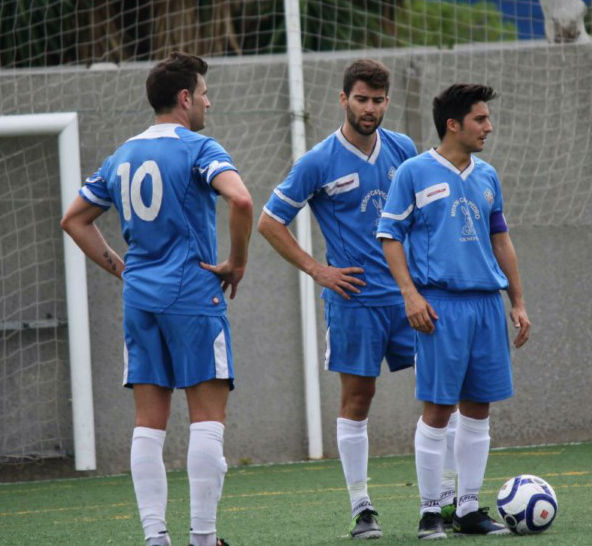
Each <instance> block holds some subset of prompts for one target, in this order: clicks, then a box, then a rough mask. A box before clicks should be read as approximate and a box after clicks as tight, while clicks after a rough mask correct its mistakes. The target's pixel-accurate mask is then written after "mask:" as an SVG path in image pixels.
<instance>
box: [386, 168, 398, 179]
mask: <svg viewBox="0 0 592 546" xmlns="http://www.w3.org/2000/svg"><path fill="white" fill-rule="evenodd" d="M396 172H397V169H395V167H393V166H392V165H391V168H390V169H389V171H388V173H387V176H388V177H389V180H392V179H393V178H394V177H395V173H396Z"/></svg>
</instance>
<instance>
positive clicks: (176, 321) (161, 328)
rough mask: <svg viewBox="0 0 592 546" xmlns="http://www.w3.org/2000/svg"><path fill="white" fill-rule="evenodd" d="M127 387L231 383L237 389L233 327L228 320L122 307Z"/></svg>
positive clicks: (231, 387)
mask: <svg viewBox="0 0 592 546" xmlns="http://www.w3.org/2000/svg"><path fill="white" fill-rule="evenodd" d="M123 333H124V338H125V348H124V353H125V355H124V357H125V358H124V371H123V384H124V386H126V387H132V386H133V384H134V383H149V384H152V385H159V386H161V387H167V388H169V389H173V388H179V389H182V388H185V387H191V386H193V385H197V384H198V383H202V382H204V381H208V380H210V379H228V380H229V381H230V389H231V390H232V389H233V388H234V381H233V380H234V369H233V363H232V347H231V345H230V325H229V324H228V320H227V318H226V317H225V316H206V315H169V314H162V313H153V312H151V311H144V310H142V309H137V308H135V307H130V306H129V305H124V306H123Z"/></svg>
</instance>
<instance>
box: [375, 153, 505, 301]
mask: <svg viewBox="0 0 592 546" xmlns="http://www.w3.org/2000/svg"><path fill="white" fill-rule="evenodd" d="M502 211H503V198H502V190H501V185H500V182H499V179H498V177H497V174H496V172H495V169H494V168H493V167H492V166H491V165H489V164H488V163H486V162H485V161H481V160H480V159H478V158H475V157H471V163H470V165H469V166H468V167H467V168H466V169H465V170H464V171H462V172H460V171H459V170H458V169H457V168H456V167H455V166H454V165H452V163H450V162H449V161H447V160H446V159H445V158H444V157H442V156H441V155H440V154H438V153H437V152H436V151H435V150H429V151H427V152H424V153H422V154H420V155H419V156H417V157H415V158H413V159H411V160H409V161H408V162H407V163H405V165H403V166H401V168H400V169H399V170H398V172H397V176H396V177H395V181H394V183H393V185H392V186H391V189H390V191H389V195H388V198H387V201H386V204H385V207H384V210H383V213H382V218H381V219H380V222H379V225H378V234H377V237H378V238H386V239H395V240H397V241H401V242H403V241H404V240H405V236H406V235H408V245H409V246H408V252H407V258H408V266H409V273H410V274H411V277H412V279H413V281H414V282H415V284H416V286H417V287H418V288H421V287H435V288H442V289H445V290H451V291H466V290H485V291H495V290H500V289H505V288H507V286H508V281H507V279H506V277H505V275H504V273H503V272H502V270H501V268H500V266H499V264H498V262H497V260H496V258H495V255H494V254H493V248H492V245H491V238H490V237H491V235H492V234H493V233H496V232H501V231H505V230H506V229H507V227H506V224H505V221H504V220H503V212H502Z"/></svg>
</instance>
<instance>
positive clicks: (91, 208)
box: [60, 195, 125, 278]
mask: <svg viewBox="0 0 592 546" xmlns="http://www.w3.org/2000/svg"><path fill="white" fill-rule="evenodd" d="M101 214H103V209H102V208H101V207H96V206H95V205H91V204H90V203H88V202H87V201H85V200H84V199H83V198H82V197H80V196H79V195H78V196H77V197H76V199H75V200H74V201H73V202H72V204H71V205H70V207H69V208H68V210H67V211H66V213H65V214H64V217H63V218H62V221H61V222H60V224H61V226H62V229H63V230H64V231H65V232H66V233H67V234H68V235H70V237H72V239H73V240H74V242H75V243H76V244H77V245H78V246H79V247H80V249H81V250H82V252H84V253H85V254H86V255H87V256H88V257H89V258H90V259H91V260H92V261H93V262H95V263H96V264H98V265H99V266H101V267H102V268H103V269H104V270H105V271H108V272H109V273H111V274H112V275H115V276H116V277H118V278H121V273H122V272H123V269H124V267H125V265H124V263H123V260H122V259H121V258H120V257H119V256H118V255H117V253H116V252H115V251H114V250H113V249H112V248H111V247H110V246H109V245H108V244H107V241H105V239H104V238H103V235H102V234H101V232H100V231H99V228H97V226H95V224H94V221H95V220H96V219H97V218H98V217H99V216H100V215H101Z"/></svg>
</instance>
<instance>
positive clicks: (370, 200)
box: [360, 189, 387, 233]
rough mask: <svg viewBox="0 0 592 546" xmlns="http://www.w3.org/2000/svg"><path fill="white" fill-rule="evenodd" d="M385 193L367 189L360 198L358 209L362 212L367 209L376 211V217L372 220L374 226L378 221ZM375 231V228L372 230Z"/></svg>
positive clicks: (376, 225)
mask: <svg viewBox="0 0 592 546" xmlns="http://www.w3.org/2000/svg"><path fill="white" fill-rule="evenodd" d="M386 198H387V194H386V192H384V191H382V190H379V189H376V190H372V191H369V192H368V193H367V194H366V195H365V196H364V199H362V204H361V206H360V210H361V211H362V212H364V213H365V212H366V211H367V210H373V211H375V212H376V218H375V220H374V226H375V228H377V227H378V222H379V221H380V217H381V215H382V208H383V206H384V203H385V201H386ZM374 233H376V229H375V230H374Z"/></svg>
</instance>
